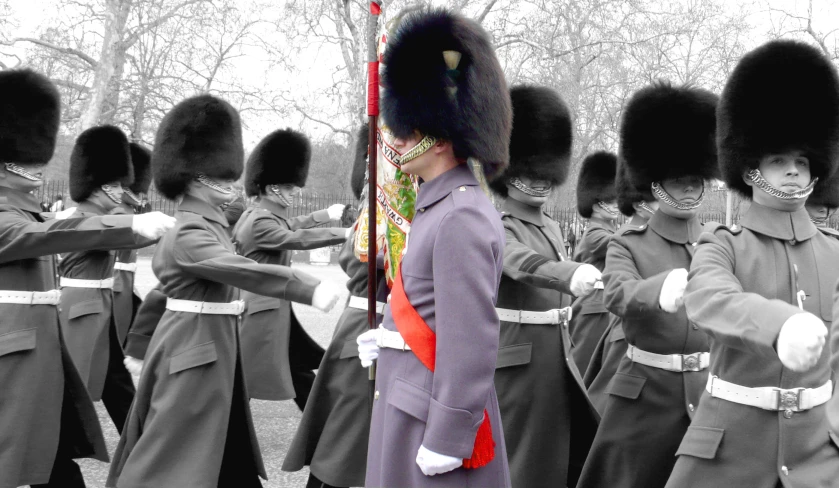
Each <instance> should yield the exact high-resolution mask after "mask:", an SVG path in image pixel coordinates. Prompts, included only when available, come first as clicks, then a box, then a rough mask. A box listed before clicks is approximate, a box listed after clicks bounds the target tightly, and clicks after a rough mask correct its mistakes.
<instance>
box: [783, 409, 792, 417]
mask: <svg viewBox="0 0 839 488" xmlns="http://www.w3.org/2000/svg"><path fill="white" fill-rule="evenodd" d="M792 414H793V411H792V410H790V409H786V410H784V418H785V419H791V418H792Z"/></svg>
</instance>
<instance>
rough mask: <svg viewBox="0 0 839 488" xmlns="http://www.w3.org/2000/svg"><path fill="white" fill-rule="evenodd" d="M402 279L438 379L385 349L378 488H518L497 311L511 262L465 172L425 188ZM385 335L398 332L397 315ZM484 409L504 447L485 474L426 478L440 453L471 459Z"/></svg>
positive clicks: (373, 472) (372, 459)
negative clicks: (501, 390)
mask: <svg viewBox="0 0 839 488" xmlns="http://www.w3.org/2000/svg"><path fill="white" fill-rule="evenodd" d="M416 208H417V214H416V217H415V218H414V221H413V222H412V225H411V233H410V238H409V239H408V245H407V252H406V253H405V254H404V256H403V258H402V264H401V267H402V278H403V283H404V290H405V294H406V295H407V297H408V300H409V301H410V303H411V304H412V305H413V307H414V308H415V309H416V310H417V312H418V313H419V315H420V316H421V317H422V318H423V319H424V321H425V322H426V323H427V324H428V326H429V327H430V328H431V329H432V330H434V331H435V333H436V344H437V346H436V368H435V369H436V371H435V372H431V371H429V370H428V369H427V368H426V367H425V366H424V365H423V364H422V363H421V362H420V361H419V360H418V359H417V357H416V356H415V355H414V353H413V352H411V351H402V350H397V349H382V350H381V351H380V352H379V360H378V367H377V369H376V389H377V391H378V395H377V396H378V399H377V400H375V401H374V402H373V417H372V421H371V424H370V442H369V444H368V453H367V477H366V482H365V484H366V486H370V487H388V488H390V487H408V486H410V487H412V488H423V487H433V488H438V487H447V488H449V487H451V488H455V487H457V488H460V487H464V486H475V487H478V486H479V487H482V488H494V487H509V486H510V472H509V469H508V466H507V452H506V449H505V445H504V432H503V430H502V428H501V414H500V412H499V409H498V400H497V398H496V396H495V387H494V385H493V374H494V372H495V363H496V358H497V356H498V341H499V337H498V336H499V321H498V315H497V313H496V312H495V302H496V298H497V292H498V284H499V282H500V280H501V272H502V267H503V259H504V228H503V226H502V224H501V218H500V216H499V214H498V211H497V210H496V209H495V207H493V205H492V202H490V201H489V198H487V196H486V195H484V194H483V192H482V191H481V189H480V187H479V186H478V182H477V180H476V179H475V177H474V176H473V175H472V173H471V171H470V170H469V168H468V167H467V166H466V165H465V164H461V165H458V166H456V167H455V168H453V169H451V170H449V171H447V172H446V173H443V174H442V175H440V176H438V177H436V178H434V179H433V180H431V181H429V182H427V183H424V184H423V185H422V186H420V189H419V193H418V195H417V202H416ZM382 327H384V328H386V329H388V330H396V325H395V324H394V321H393V316H392V314H391V311H390V307H385V313H384V320H383V321H382ZM484 410H486V411H487V412H488V414H489V421H490V424H491V427H492V436H493V439H494V440H495V444H496V445H495V457H494V459H493V460H492V461H491V462H490V463H489V464H487V465H486V466H483V467H481V468H477V469H465V468H462V467H461V468H457V469H455V470H453V471H450V472H448V473H444V474H438V475H435V476H425V475H424V474H423V473H422V471H421V470H420V468H419V466H417V463H416V457H417V451H418V450H419V448H420V445H424V446H425V447H426V448H427V449H430V450H431V451H434V452H437V453H440V454H445V455H448V456H456V457H460V458H468V457H470V456H471V455H472V450H473V447H474V444H475V436H476V434H477V432H478V427H479V426H480V425H481V424H482V423H483V419H484Z"/></svg>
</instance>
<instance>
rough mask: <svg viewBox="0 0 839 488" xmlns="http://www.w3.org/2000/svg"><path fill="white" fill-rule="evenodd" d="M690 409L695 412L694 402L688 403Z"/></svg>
mask: <svg viewBox="0 0 839 488" xmlns="http://www.w3.org/2000/svg"><path fill="white" fill-rule="evenodd" d="M688 410H690V411H691V412H695V411H696V407H694V406H693V404H692V403H688Z"/></svg>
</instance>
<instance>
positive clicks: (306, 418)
mask: <svg viewBox="0 0 839 488" xmlns="http://www.w3.org/2000/svg"><path fill="white" fill-rule="evenodd" d="M368 133H369V129H368V127H367V126H366V125H365V126H363V127H362V130H360V131H359V134H358V138H357V139H356V143H355V147H356V150H355V161H354V163H353V171H352V180H351V182H350V186H351V187H352V191H353V194H354V195H355V197H356V199H362V194H366V192H364V190H365V183H366V175H365V171H366V170H367V135H368ZM348 208H349V207H348ZM353 240H354V239H353V238H352V237H351V238H349V239H347V242H346V243H344V246H343V247H342V248H341V253H340V254H339V256H338V262H339V263H340V265H341V269H343V270H344V272H346V273H347V276H349V280H348V281H347V289H348V290H349V291H350V299H349V302H348V304H347V308H346V309H345V310H344V313H342V314H341V318H340V319H338V325H336V326H335V333H334V335H333V336H332V341H331V342H330V343H329V347H328V348H327V349H326V354H324V356H323V361H321V363H320V366H319V367H318V374H317V377H316V378H315V383H314V386H313V387H312V393H311V396H310V397H309V400H310V401H309V402H307V403H306V409H305V411H304V412H303V418H302V419H301V420H300V426H299V427H298V428H297V433H296V434H295V436H294V440H293V441H292V442H291V447H290V448H289V450H288V454H287V455H286V458H285V461H284V462H283V471H299V470H301V469H303V466H309V470H310V471H309V473H310V474H309V482H308V484H307V485H306V486H307V488H321V487H323V488H330V487H338V486H364V473H365V470H366V466H367V439H368V438H369V435H370V380H369V378H368V374H367V370H366V369H365V368H363V367H362V366H361V364H359V362H358V360H357V357H358V349H357V347H356V339H357V338H358V336H359V335H361V334H362V333H364V332H365V331H366V330H367V327H368V326H367V280H368V276H367V263H362V262H361V261H359V260H358V258H356V257H355V253H354V252H353ZM380 259H381V257H380ZM382 264H383V263H382ZM380 268H381V266H380ZM377 283H378V284H377V286H376V293H377V295H378V297H379V300H380V301H379V302H378V305H377V310H376V311H377V314H378V315H377V317H378V318H379V320H381V311H382V309H383V308H384V303H383V302H384V301H385V299H386V297H387V294H388V291H389V289H388V287H387V281H386V280H385V275H384V270H382V269H379V272H378V279H377Z"/></svg>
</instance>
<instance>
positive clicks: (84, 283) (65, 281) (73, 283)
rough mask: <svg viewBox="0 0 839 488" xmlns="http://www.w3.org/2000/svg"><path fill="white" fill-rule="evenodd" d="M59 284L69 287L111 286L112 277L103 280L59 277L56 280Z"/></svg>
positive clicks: (112, 282)
mask: <svg viewBox="0 0 839 488" xmlns="http://www.w3.org/2000/svg"><path fill="white" fill-rule="evenodd" d="M58 284H59V285H60V286H67V287H70V288H113V287H114V279H113V278H105V279H104V280H77V279H75V278H65V277H63V276H62V277H61V279H60V280H58Z"/></svg>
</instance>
